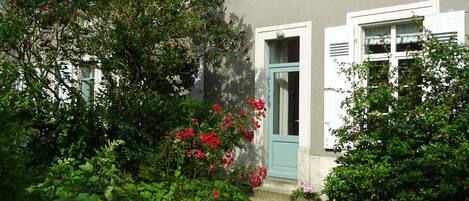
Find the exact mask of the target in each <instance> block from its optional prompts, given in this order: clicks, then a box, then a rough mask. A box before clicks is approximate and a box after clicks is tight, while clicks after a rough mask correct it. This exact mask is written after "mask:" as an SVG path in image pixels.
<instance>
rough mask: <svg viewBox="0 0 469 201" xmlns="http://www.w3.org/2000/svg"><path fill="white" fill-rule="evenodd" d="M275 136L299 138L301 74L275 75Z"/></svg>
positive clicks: (279, 73)
mask: <svg viewBox="0 0 469 201" xmlns="http://www.w3.org/2000/svg"><path fill="white" fill-rule="evenodd" d="M273 79H274V86H273V108H272V109H273V113H274V114H273V134H274V135H294V136H298V119H299V107H298V106H299V88H300V84H299V72H278V73H274V77H273Z"/></svg>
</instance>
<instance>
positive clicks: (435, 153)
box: [324, 38, 469, 200]
mask: <svg viewBox="0 0 469 201" xmlns="http://www.w3.org/2000/svg"><path fill="white" fill-rule="evenodd" d="M468 65H469V48H468V46H466V45H458V44H456V43H440V42H438V41H437V40H436V39H433V38H431V39H429V40H427V41H426V42H425V44H424V49H423V50H422V52H421V53H419V54H418V55H415V59H414V63H413V64H411V65H409V66H408V68H407V69H405V70H406V75H405V76H409V78H410V79H409V80H410V81H409V82H408V83H406V84H402V83H401V84H396V83H391V82H390V83H388V82H387V81H386V82H383V83H380V84H379V86H378V87H376V88H374V89H373V90H369V88H366V87H364V86H363V85H361V84H360V82H361V81H362V79H358V80H354V82H353V83H352V86H353V91H352V95H351V96H349V97H348V98H347V99H346V101H345V102H344V103H343V105H344V107H345V109H347V111H348V114H349V117H348V118H347V121H346V125H345V126H343V127H342V128H340V129H338V130H336V131H335V134H336V135H337V136H338V137H339V139H340V144H339V146H337V148H338V149H342V150H346V152H344V153H343V154H342V155H341V156H340V157H339V158H338V159H337V162H338V163H339V166H337V167H335V168H334V169H333V171H332V173H331V174H330V175H329V176H328V177H327V178H326V184H325V188H324V193H325V194H326V195H327V196H328V197H329V199H331V200H468V198H469V188H468V186H469V166H468V163H467V161H469V69H468ZM372 67H373V66H372V65H371V63H368V62H365V63H364V64H363V65H353V66H352V67H351V68H349V69H346V70H345V71H344V72H345V73H346V75H347V76H349V77H353V78H366V77H367V72H368V70H369V69H370V68H372ZM393 93H395V94H399V95H398V96H397V97H396V96H393V95H392V94H393ZM373 105H374V106H376V105H382V106H384V107H381V109H379V107H372V106H373ZM373 108H374V109H373ZM382 108H385V109H384V110H383V109H382ZM351 145H352V146H351Z"/></svg>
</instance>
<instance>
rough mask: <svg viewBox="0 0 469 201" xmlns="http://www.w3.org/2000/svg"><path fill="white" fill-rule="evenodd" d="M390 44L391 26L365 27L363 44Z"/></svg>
mask: <svg viewBox="0 0 469 201" xmlns="http://www.w3.org/2000/svg"><path fill="white" fill-rule="evenodd" d="M384 44H391V27H389V26H386V27H373V28H367V29H365V45H384Z"/></svg>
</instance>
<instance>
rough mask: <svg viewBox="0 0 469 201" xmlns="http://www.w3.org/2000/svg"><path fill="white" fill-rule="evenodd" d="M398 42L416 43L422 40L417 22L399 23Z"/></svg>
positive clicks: (397, 30) (397, 28) (397, 27)
mask: <svg viewBox="0 0 469 201" xmlns="http://www.w3.org/2000/svg"><path fill="white" fill-rule="evenodd" d="M396 33H397V39H396V40H397V41H396V43H397V44H405V43H416V42H419V41H421V35H422V34H421V33H420V30H419V27H418V26H417V24H414V23H408V24H399V25H397V26H396Z"/></svg>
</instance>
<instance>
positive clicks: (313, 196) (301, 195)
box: [290, 187, 321, 201]
mask: <svg viewBox="0 0 469 201" xmlns="http://www.w3.org/2000/svg"><path fill="white" fill-rule="evenodd" d="M290 199H291V200H312V201H320V200H321V198H319V193H318V192H305V191H304V188H303V187H301V188H297V189H295V190H293V191H292V193H291V195H290Z"/></svg>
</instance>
